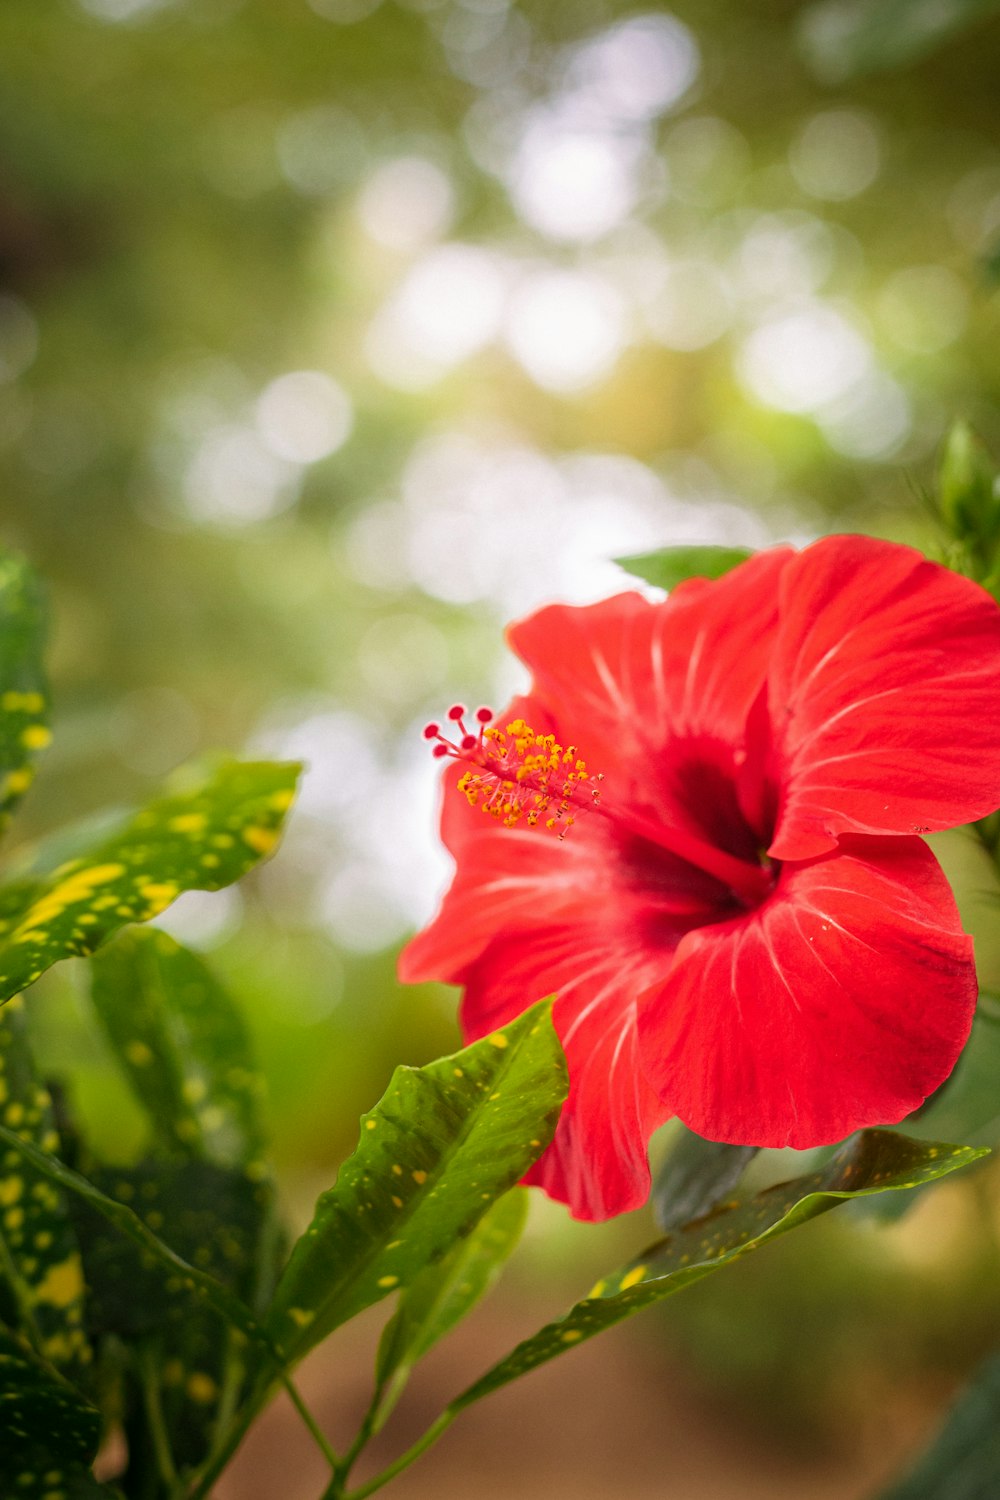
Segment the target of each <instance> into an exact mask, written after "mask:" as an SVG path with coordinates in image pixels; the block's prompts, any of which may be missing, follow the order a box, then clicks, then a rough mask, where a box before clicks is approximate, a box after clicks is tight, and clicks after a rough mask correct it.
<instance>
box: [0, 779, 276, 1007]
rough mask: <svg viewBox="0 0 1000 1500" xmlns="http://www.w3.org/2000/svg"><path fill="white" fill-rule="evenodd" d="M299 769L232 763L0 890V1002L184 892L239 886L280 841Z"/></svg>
mask: <svg viewBox="0 0 1000 1500" xmlns="http://www.w3.org/2000/svg"><path fill="white" fill-rule="evenodd" d="M298 771H299V767H298V766H295V765H276V764H270V763H268V762H261V763H259V764H253V763H241V762H238V761H230V762H227V763H225V764H224V765H222V766H219V767H217V768H216V770H215V771H214V773H213V774H212V775H211V776H210V777H209V779H208V780H207V781H205V780H203V781H201V782H200V783H199V784H198V785H197V786H195V787H193V788H191V789H189V790H186V791H183V792H180V793H178V794H177V795H175V796H171V797H164V798H162V799H161V800H160V801H158V802H154V803H152V804H151V805H150V806H149V807H147V808H146V809H145V811H143V812H141V813H139V814H138V815H137V816H136V817H134V818H133V819H132V820H131V822H129V823H128V824H127V826H126V827H125V828H124V829H122V831H121V832H120V833H118V834H116V835H114V836H112V837H110V838H107V839H104V840H102V841H101V842H100V843H99V844H98V845H97V846H96V847H95V848H94V849H93V850H92V851H91V853H90V855H89V857H88V858H86V859H74V860H72V861H70V863H69V864H66V865H63V866H61V867H60V868H59V869H57V870H56V871H55V872H54V874H53V875H52V876H50V877H49V878H48V879H46V880H43V881H38V882H31V883H26V884H22V885H19V886H15V887H8V888H7V889H6V890H0V1002H2V1001H4V1000H8V999H9V998H10V996H11V995H14V994H16V993H17V992H18V990H21V989H24V988H25V986H26V985H29V984H32V983H33V982H34V980H36V979H37V978H38V976H39V975H40V974H41V973H43V971H44V970H45V969H47V968H49V967H50V965H52V964H54V963H57V962H58V960H59V959H61V958H69V957H71V956H72V955H74V954H81V953H92V952H93V951H94V949H95V948H98V947H100V945H101V944H102V943H105V942H107V940H108V938H110V937H112V936H113V934H114V933H116V932H118V931H119V930H120V928H122V927H124V926H125V925H126V923H128V922H145V921H148V920H149V918H150V917H155V916H157V915H158V914H159V913H160V912H161V911H163V909H164V907H166V906H169V905H170V903H171V901H173V900H175V898H176V897H177V896H179V895H180V893H181V892H182V891H188V890H206V891H217V890H219V889H220V887H222V886H225V885H230V884H232V882H233V881H234V880H239V878H240V876H241V875H245V874H246V872H247V870H249V869H250V868H251V866H252V865H254V864H256V863H257V862H258V860H260V859H261V857H262V856H263V855H265V854H268V853H269V852H270V851H271V850H272V849H273V848H274V846H275V844H276V843H277V841H278V837H279V834H280V829H281V824H282V822H283V820H284V817H285V814H286V812H287V811H288V808H289V806H290V804H291V801H292V797H293V796H294V791H295V783H296V779H297V777H298Z"/></svg>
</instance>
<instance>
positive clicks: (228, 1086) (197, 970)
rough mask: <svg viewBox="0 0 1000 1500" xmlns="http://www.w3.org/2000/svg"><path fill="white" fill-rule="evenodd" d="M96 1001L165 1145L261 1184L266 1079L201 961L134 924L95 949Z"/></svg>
mask: <svg viewBox="0 0 1000 1500" xmlns="http://www.w3.org/2000/svg"><path fill="white" fill-rule="evenodd" d="M91 999H92V1001H93V1004H94V1008H95V1010H96V1011H97V1015H98V1017H99V1019H100V1021H101V1024H102V1026H103V1027H104V1030H105V1032H106V1034H107V1036H108V1039H109V1041H110V1042H111V1045H112V1047H113V1048H114V1051H115V1054H116V1056H117V1058H118V1062H119V1064H120V1066H121V1068H122V1070H123V1072H124V1073H125V1075H126V1077H127V1078H128V1081H129V1083H130V1084H131V1086H132V1089H133V1092H134V1093H135V1096H136V1098H137V1100H138V1101H139V1103H140V1104H141V1105H142V1107H143V1108H144V1109H145V1110H146V1112H147V1113H148V1115H149V1120H150V1125H151V1127H152V1129H153V1131H154V1134H155V1136H156V1138H157V1141H158V1143H159V1145H160V1146H161V1147H162V1148H163V1149H164V1150H167V1151H169V1152H171V1153H172V1154H174V1155H181V1156H186V1157H192V1158H195V1159H201V1160H205V1161H210V1162H215V1163H217V1164H218V1165H219V1166H224V1167H242V1168H244V1169H246V1170H248V1171H249V1172H250V1173H251V1175H252V1176H253V1178H254V1180H256V1181H262V1180H263V1179H264V1178H265V1177H266V1176H267V1175H268V1169H267V1164H266V1161H265V1159H264V1125H263V1119H262V1112H261V1095H262V1091H263V1081H262V1079H261V1075H260V1072H259V1070H258V1068H257V1066H256V1064H255V1061H254V1058H253V1054H252V1051H251V1048H250V1041H249V1037H248V1035H247V1030H246V1026H245V1024H244V1022H243V1017H242V1016H241V1014H240V1012H239V1010H238V1008H237V1007H236V1006H235V1005H234V1003H233V1001H232V1000H231V999H230V997H229V995H228V994H227V992H226V991H225V989H224V988H223V987H222V985H221V984H220V983H219V981H218V980H217V979H216V977H215V975H214V974H213V973H212V971H211V969H209V967H208V965H207V964H206V963H205V962H204V960H203V959H201V958H199V957H198V956H197V955H196V954H194V953H189V952H188V950H187V949H186V948H182V947H181V945H180V944H179V943H176V942H175V941H174V939H173V938H172V937H169V936H168V935H167V933H165V932H160V931H159V930H157V929H156V928H153V927H146V928H141V927H136V928H133V929H132V930H131V931H129V932H124V933H122V934H121V935H120V936H119V937H118V938H117V939H116V940H115V942H113V943H109V944H108V945H107V946H106V947H105V948H103V949H101V950H100V952H98V953H96V954H95V955H94V960H93V963H92V965H91Z"/></svg>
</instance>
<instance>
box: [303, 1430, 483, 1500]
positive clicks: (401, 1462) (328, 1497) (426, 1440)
mask: <svg viewBox="0 0 1000 1500" xmlns="http://www.w3.org/2000/svg"><path fill="white" fill-rule="evenodd" d="M457 1415H458V1413H457V1412H455V1411H453V1410H452V1409H451V1408H450V1407H449V1408H448V1409H447V1410H445V1411H443V1412H442V1413H441V1415H440V1416H439V1417H438V1419H437V1421H436V1422H434V1423H432V1425H431V1426H430V1427H428V1429H427V1431H426V1432H425V1433H424V1435H423V1437H422V1438H418V1439H417V1441H416V1442H415V1443H414V1444H413V1447H412V1448H407V1450H406V1452H405V1453H402V1454H400V1456H399V1458H397V1459H396V1461H395V1463H391V1464H390V1465H389V1467H388V1468H387V1469H383V1470H382V1472H381V1474H376V1476H375V1478H374V1479H370V1480H369V1481H368V1483H367V1484H363V1485H361V1486H360V1488H359V1489H356V1490H351V1491H350V1492H349V1493H348V1494H347V1495H346V1496H345V1495H344V1494H343V1490H342V1489H341V1488H339V1487H335V1484H336V1485H339V1481H338V1480H337V1479H336V1476H335V1483H332V1484H331V1485H330V1486H329V1487H328V1488H327V1489H326V1490H325V1491H324V1492H323V1495H322V1497H321V1500H341V1497H342V1496H343V1500H365V1496H366V1495H374V1493H375V1491H376V1490H380V1489H381V1488H382V1486H383V1485H385V1484H388V1483H389V1480H390V1479H395V1477H396V1475H397V1474H401V1473H402V1472H403V1470H404V1469H408V1468H409V1466H410V1464H412V1463H413V1461H414V1459H417V1458H419V1457H420V1455H421V1453H426V1452H427V1449H428V1448H430V1447H431V1446H432V1444H434V1443H436V1442H437V1440H438V1438H439V1437H440V1436H441V1434H442V1433H443V1432H446V1431H447V1429H448V1428H449V1427H450V1426H451V1424H452V1422H454V1420H455V1418H456V1416H457Z"/></svg>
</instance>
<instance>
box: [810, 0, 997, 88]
mask: <svg viewBox="0 0 1000 1500" xmlns="http://www.w3.org/2000/svg"><path fill="white" fill-rule="evenodd" d="M998 10H1000V0H949V3H948V4H946V5H940V4H935V3H933V0H822V3H821V4H818V5H811V6H809V8H808V9H807V10H806V12H805V15H804V16H803V18H802V25H801V35H802V43H803V49H804V51H805V54H806V58H807V60H808V61H809V62H810V63H811V64H812V66H813V68H814V69H815V71H816V73H817V74H818V75H819V77H820V78H822V79H824V80H825V81H826V82H828V83H840V82H842V81H843V80H844V79H847V78H855V77H857V76H859V75H860V74H862V73H874V72H878V71H881V70H883V69H886V68H901V67H904V66H905V65H906V64H907V63H911V62H915V61H916V60H917V58H919V57H922V56H923V55H924V54H925V53H927V52H931V51H933V50H934V48H935V47H937V46H939V45H940V44H941V43H942V42H944V41H945V40H947V38H948V37H949V36H951V35H952V34H953V33H955V32H957V31H960V30H962V29H963V28H964V27H966V26H971V25H972V24H973V23H974V22H976V21H981V20H983V19H984V18H986V17H987V16H991V15H995V14H996V12H997V11H998Z"/></svg>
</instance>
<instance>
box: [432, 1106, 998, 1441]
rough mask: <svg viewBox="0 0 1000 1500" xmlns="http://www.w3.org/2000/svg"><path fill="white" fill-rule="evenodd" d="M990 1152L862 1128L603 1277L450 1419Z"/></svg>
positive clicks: (472, 1390)
mask: <svg viewBox="0 0 1000 1500" xmlns="http://www.w3.org/2000/svg"><path fill="white" fill-rule="evenodd" d="M988 1154H989V1153H988V1152H987V1151H985V1150H983V1149H976V1148H974V1147H970V1146H949V1145H945V1144H944V1143H942V1142H932V1141H915V1140H911V1139H910V1138H909V1137H907V1136H904V1135H899V1134H897V1133H895V1132H893V1131H889V1130H863V1131H860V1132H859V1133H858V1134H857V1135H855V1136H852V1137H851V1139H850V1140H849V1141H846V1142H845V1144H844V1145H843V1146H842V1147H840V1149H839V1150H838V1151H836V1152H835V1153H834V1155H833V1156H832V1157H831V1158H830V1160H829V1161H828V1162H827V1163H826V1165H825V1166H824V1167H822V1168H821V1169H820V1170H819V1171H817V1172H813V1173H811V1174H810V1175H809V1176H806V1177H799V1178H796V1179H795V1180H794V1181H792V1182H786V1183H781V1184H779V1185H778V1186H776V1187H773V1188H769V1189H768V1190H767V1191H766V1192H763V1193H758V1194H757V1195H756V1196H755V1197H752V1198H748V1199H745V1200H744V1201H742V1202H735V1203H731V1204H726V1205H724V1206H723V1207H721V1208H717V1209H716V1210H715V1211H714V1212H712V1213H710V1214H707V1215H705V1216H704V1217H703V1218H701V1219H697V1220H695V1221H694V1222H693V1223H691V1224H689V1225H687V1226H686V1227H685V1228H683V1229H680V1230H678V1231H677V1232H676V1233H674V1234H671V1235H668V1236H667V1238H666V1239H664V1240H661V1241H660V1242H659V1243H658V1244H655V1245H653V1246H652V1247H651V1248H650V1249H649V1250H648V1251H647V1252H646V1253H645V1254H644V1255H642V1256H640V1257H639V1259H638V1260H636V1261H634V1262H632V1263H631V1264H629V1265H627V1266H625V1267H624V1269H623V1270H621V1271H617V1272H615V1273H614V1275H611V1276H607V1277H605V1278H604V1279H603V1280H602V1281H599V1282H598V1283H597V1285H596V1286H595V1287H594V1288H593V1290H592V1291H591V1293H590V1295H589V1296H588V1297H586V1298H584V1300H583V1301H582V1302H578V1303H577V1304H576V1306H575V1307H573V1308H571V1309H570V1311H569V1312H568V1313H567V1314H566V1316H565V1317H563V1318H560V1319H559V1321H558V1322H555V1323H549V1324H548V1325H547V1326H546V1327H545V1328H543V1329H542V1330H541V1331H540V1332H539V1333H536V1334H534V1335H533V1336H532V1337H531V1338H528V1339H525V1340H524V1341H523V1343H520V1344H518V1346H517V1348H516V1349H514V1350H513V1351H512V1352H511V1353H510V1354H508V1355H507V1357H506V1358H505V1359H502V1360H501V1361H500V1363H499V1364H497V1365H494V1367H493V1368H492V1369H491V1370H489V1371H487V1373H486V1374H485V1375H483V1376H482V1377H481V1379H479V1380H477V1381H476V1382H475V1384H474V1385H471V1386H470V1387H469V1388H468V1390H466V1391H463V1392H462V1394H461V1395H460V1396H458V1397H457V1398H456V1399H455V1400H454V1401H453V1402H452V1403H451V1405H450V1406H449V1407H448V1408H447V1412H446V1414H445V1417H444V1418H443V1419H442V1421H441V1428H442V1430H443V1428H444V1426H445V1425H447V1422H448V1421H449V1420H450V1419H451V1418H452V1417H454V1416H456V1415H457V1413H458V1412H460V1411H462V1410H464V1408H465V1407H467V1406H471V1405H472V1403H473V1402H474V1401H478V1400H480V1399H481V1398H482V1397H483V1396H486V1395H489V1393H490V1392H491V1391H495V1390H498V1389H499V1388H500V1387H501V1386H504V1385H507V1384H508V1382H510V1381H511V1380H516V1379H517V1378H518V1377H519V1376H521V1375H526V1374H527V1373H528V1372H529V1371H530V1370H534V1369H536V1368H537V1367H538V1366H539V1365H543V1364H546V1363H547V1362H548V1361H549V1360H550V1359H555V1358H556V1357H557V1355H560V1354H564V1353H565V1352H566V1350H567V1349H572V1348H575V1347H576V1345H577V1344H580V1343H583V1342H584V1341H585V1340H586V1339H591V1338H593V1337H594V1335H595V1334H598V1333H601V1332H602V1331H603V1330H604V1329H605V1328H610V1327H611V1326H612V1325H613V1324H615V1323H620V1322H621V1321H622V1319H623V1318H628V1317H631V1316H632V1314H633V1313H637V1312H639V1311H640V1309H641V1308H644V1307H649V1306H650V1305H651V1304H652V1303H654V1302H659V1301H661V1300H662V1299H663V1298H664V1297H669V1296H671V1295H672V1294H673V1293H674V1292H679V1291H681V1290H682V1289H683V1288H684V1287H686V1286H690V1285H692V1283H694V1282H696V1281H701V1280H702V1278H703V1277H705V1276H710V1275H712V1274H713V1272H715V1271H718V1270H721V1268H722V1267H723V1266H726V1265H729V1264H730V1263H731V1262H732V1261H734V1260H737V1259H738V1258H739V1257H740V1256H743V1255H748V1254H750V1253H751V1252H752V1251H754V1250H757V1249H759V1248H760V1247H761V1246H762V1245H765V1244H767V1243H768V1241H769V1240H773V1239H776V1238H777V1236H778V1235H781V1234H785V1233H787V1231H788V1230H790V1229H794V1228H796V1227H797V1226H798V1225H799V1224H804V1223H806V1222H807V1221H808V1220H809V1219H814V1218H816V1216H817V1215H818V1214H823V1213H826V1212H827V1211H828V1210H829V1209H831V1208H835V1207H836V1206H837V1204H838V1203H842V1202H844V1201H845V1200H849V1199H858V1198H865V1197H869V1196H871V1195H872V1194H874V1193H883V1192H886V1191H897V1192H898V1191H900V1190H903V1189H908V1188H914V1187H918V1186H921V1185H922V1184H924V1183H927V1182H933V1181H934V1180H935V1179H937V1178H939V1177H944V1176H945V1175H946V1174H947V1173H949V1172H954V1171H955V1170H956V1169H957V1168H959V1167H964V1166H966V1165H968V1164H969V1163H970V1162H973V1161H976V1160H977V1159H978V1158H979V1157H982V1156H986V1155H988Z"/></svg>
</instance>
